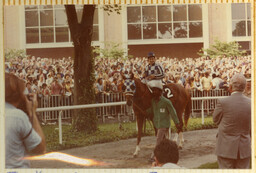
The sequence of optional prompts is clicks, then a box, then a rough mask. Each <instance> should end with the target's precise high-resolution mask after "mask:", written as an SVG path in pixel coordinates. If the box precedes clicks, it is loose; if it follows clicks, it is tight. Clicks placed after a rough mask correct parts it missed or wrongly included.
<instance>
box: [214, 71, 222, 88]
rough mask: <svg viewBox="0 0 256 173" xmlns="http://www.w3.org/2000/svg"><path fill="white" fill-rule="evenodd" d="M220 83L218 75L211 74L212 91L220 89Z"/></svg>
mask: <svg viewBox="0 0 256 173" xmlns="http://www.w3.org/2000/svg"><path fill="white" fill-rule="evenodd" d="M221 82H222V79H221V78H219V74H218V73H217V74H215V73H213V74H212V89H216V90H218V89H220V83H221Z"/></svg>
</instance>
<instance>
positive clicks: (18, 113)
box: [5, 73, 46, 169]
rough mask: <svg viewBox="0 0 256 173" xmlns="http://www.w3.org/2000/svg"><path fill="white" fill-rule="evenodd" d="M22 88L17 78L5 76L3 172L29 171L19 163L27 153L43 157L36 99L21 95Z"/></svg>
mask: <svg viewBox="0 0 256 173" xmlns="http://www.w3.org/2000/svg"><path fill="white" fill-rule="evenodd" d="M24 90H25V84H24V82H23V81H22V80H21V79H19V78H18V77H17V76H15V75H12V74H8V73H6V74H5V101H6V102H5V168H6V169H11V168H29V167H30V164H29V161H28V160H25V159H23V157H25V156H26V155H27V154H28V152H30V153H35V154H43V153H44V152H45V149H46V144H45V137H44V134H43V131H42V129H41V127H40V124H39V121H38V119H37V116H36V108H37V98H36V95H35V94H31V95H30V98H31V100H32V101H30V100H28V98H27V97H26V96H25V95H24Z"/></svg>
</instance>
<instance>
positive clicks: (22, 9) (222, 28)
mask: <svg viewBox="0 0 256 173" xmlns="http://www.w3.org/2000/svg"><path fill="white" fill-rule="evenodd" d="M76 10H77V14H78V20H81V15H82V10H83V6H81V5H77V6H76ZM215 39H219V40H221V41H225V42H230V41H237V42H238V43H239V44H240V45H241V46H242V49H245V50H247V51H248V53H250V50H251V4H250V3H237V4H231V3H227V4H218V3H215V4H182V5H181V4H173V5H122V10H121V14H116V13H112V14H111V15H108V14H107V12H105V11H104V10H103V8H102V7H101V6H97V8H96V10H95V15H94V24H93V42H92V45H93V46H99V47H101V48H104V43H106V42H115V43H121V45H122V46H123V48H125V49H126V50H127V53H128V54H129V55H132V56H134V57H143V56H146V55H147V52H150V51H153V52H155V54H156V55H157V56H165V57H177V58H185V57H193V58H194V57H198V54H197V53H198V51H199V50H200V49H201V48H209V46H210V45H211V44H213V43H214V40H215ZM4 48H11V49H25V50H26V52H27V54H28V55H34V56H39V57H49V58H61V57H68V56H73V55H74V52H73V51H74V50H73V45H72V40H71V37H70V32H69V28H68V22H67V17H66V13H65V8H64V6H63V5H55V6H52V5H40V6H5V7H4Z"/></svg>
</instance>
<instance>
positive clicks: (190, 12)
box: [127, 4, 203, 40]
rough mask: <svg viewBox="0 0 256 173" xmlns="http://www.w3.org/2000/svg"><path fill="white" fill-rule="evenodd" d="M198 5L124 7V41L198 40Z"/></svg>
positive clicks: (200, 11) (200, 36)
mask: <svg viewBox="0 0 256 173" xmlns="http://www.w3.org/2000/svg"><path fill="white" fill-rule="evenodd" d="M202 27H203V26H202V5H201V4H193V5H153V6H152V5H150V6H128V7H127V29H128V40H146V39H158V40H161V39H176V38H196V37H198V38H202V36H203V32H202Z"/></svg>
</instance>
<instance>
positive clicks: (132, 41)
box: [126, 4, 204, 44]
mask: <svg viewBox="0 0 256 173" xmlns="http://www.w3.org/2000/svg"><path fill="white" fill-rule="evenodd" d="M174 5H177V4H174ZM174 5H169V4H168V5H163V4H160V5H129V6H127V13H126V29H127V32H126V33H127V35H126V37H127V41H128V44H149V43H147V42H150V43H152V44H158V43H159V44H161V43H180V42H184V43H190V42H191V43H197V42H198V43H199V42H200V43H202V42H203V35H204V34H203V31H204V26H203V25H204V22H203V4H194V5H201V9H202V10H201V13H202V17H201V20H189V6H188V5H191V4H185V6H186V18H187V19H186V20H185V21H174V16H173V8H174V7H173V6H174ZM145 6H154V7H155V10H156V21H155V22H143V15H142V13H143V12H142V8H143V7H145ZM159 6H171V12H172V14H171V21H159V19H158V7H159ZM129 7H140V9H141V10H140V11H141V20H140V22H139V23H132V22H131V23H128V8H129ZM183 22H185V23H186V25H187V26H186V28H187V29H186V32H187V36H186V37H185V38H174V37H175V36H174V23H183ZM191 22H200V23H201V26H202V35H201V36H200V37H190V36H189V30H190V28H189V25H190V23H191ZM145 23H154V24H155V25H156V38H153V39H144V37H143V24H145ZM161 23H163V24H165V23H167V24H171V26H172V33H171V34H172V36H171V38H160V37H159V33H158V32H159V26H158V24H161ZM129 24H140V25H141V38H140V39H129V35H128V32H129V30H128V25H129ZM142 42H143V43H142Z"/></svg>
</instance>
